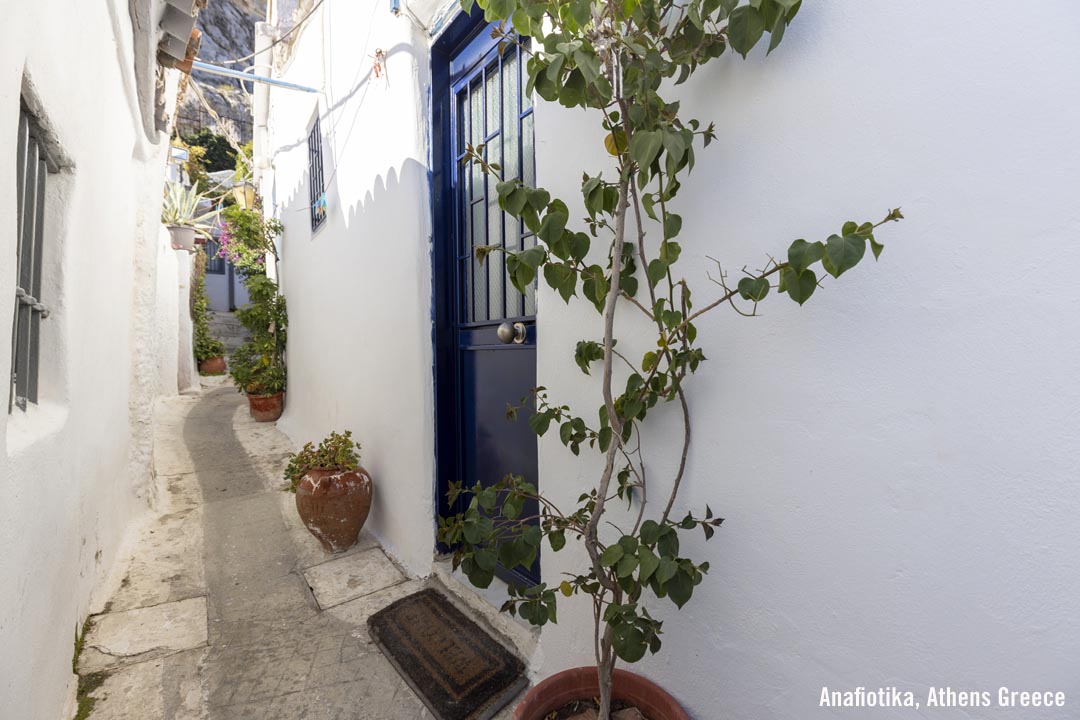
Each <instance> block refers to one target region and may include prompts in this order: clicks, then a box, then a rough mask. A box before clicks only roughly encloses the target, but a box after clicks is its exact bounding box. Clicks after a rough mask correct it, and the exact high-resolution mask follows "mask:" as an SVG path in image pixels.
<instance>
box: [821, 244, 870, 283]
mask: <svg viewBox="0 0 1080 720" xmlns="http://www.w3.org/2000/svg"><path fill="white" fill-rule="evenodd" d="M865 252H866V238H864V237H862V236H860V235H844V236H840V235H830V236H829V241H828V243H827V244H826V245H825V257H824V258H823V259H822V265H823V266H824V267H825V270H826V271H827V272H828V273H829V274H830V275H832V276H833V277H840V276H841V275H843V274H844V273H845V272H846V271H848V270H850V269H851V268H853V267H855V266H856V265H858V264H859V261H860V260H862V256H863V253H865Z"/></svg>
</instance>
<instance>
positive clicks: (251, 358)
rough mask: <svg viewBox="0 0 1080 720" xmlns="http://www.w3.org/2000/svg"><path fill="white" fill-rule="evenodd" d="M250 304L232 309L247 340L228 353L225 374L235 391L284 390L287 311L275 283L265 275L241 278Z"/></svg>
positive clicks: (254, 392) (261, 393) (262, 391)
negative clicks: (227, 366) (230, 353)
mask: <svg viewBox="0 0 1080 720" xmlns="http://www.w3.org/2000/svg"><path fill="white" fill-rule="evenodd" d="M244 286H245V287H246V288H247V290H248V297H249V298H250V303H249V304H248V305H245V306H244V307H242V308H240V309H238V310H237V311H236V317H237V319H238V320H240V323H241V324H242V325H243V326H244V327H245V328H247V330H248V332H249V333H251V340H249V341H247V342H245V343H244V344H243V345H241V346H240V347H238V348H237V349H236V350H234V351H233V354H232V355H230V356H229V374H230V375H231V376H232V379H233V382H235V383H236V387H237V390H239V391H240V392H247V393H251V394H253V395H273V394H275V393H279V392H282V391H283V390H285V385H286V376H287V373H286V368H285V347H286V342H287V339H288V338H287V336H288V324H289V318H288V312H287V310H286V307H285V297H284V296H283V295H281V294H280V293H279V292H278V287H277V283H275V282H274V281H273V280H271V279H270V278H268V277H266V276H265V275H250V276H248V277H247V278H246V279H245V280H244Z"/></svg>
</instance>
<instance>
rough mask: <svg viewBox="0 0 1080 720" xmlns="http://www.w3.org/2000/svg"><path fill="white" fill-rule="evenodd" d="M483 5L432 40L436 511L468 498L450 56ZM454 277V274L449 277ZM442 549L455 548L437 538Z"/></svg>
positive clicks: (478, 23)
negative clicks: (463, 490)
mask: <svg viewBox="0 0 1080 720" xmlns="http://www.w3.org/2000/svg"><path fill="white" fill-rule="evenodd" d="M486 26H487V25H486V23H484V18H483V11H482V10H481V9H480V8H479V7H478V6H474V8H473V11H472V13H471V14H469V15H466V14H465V13H463V12H458V13H457V14H456V15H454V17H453V19H452V20H450V21H449V23H448V24H447V25H446V27H445V29H444V30H443V31H442V32H441V33H440V35H439V37H438V38H437V39H436V40H435V41H434V42H433V43H432V46H431V89H430V107H431V124H430V131H431V137H430V145H429V147H430V148H431V156H430V158H429V166H428V167H429V168H430V170H429V172H430V191H431V279H432V288H431V291H432V330H431V332H432V341H433V347H434V358H433V360H434V366H433V367H432V375H433V376H434V381H435V478H434V485H435V505H434V507H432V508H431V512H432V517H433V518H435V517H441V516H442V515H443V514H444V512H446V511H447V510H448V511H449V512H450V513H456V512H461V511H463V510H464V509H465V508H464V501H463V500H459V502H458V503H457V505H456V506H455V507H452V508H447V506H446V491H447V489H448V487H449V483H450V482H452V480H453V479H454V478H456V477H457V474H458V472H457V468H458V465H459V457H458V456H459V448H460V442H459V439H458V437H457V433H456V426H457V423H456V422H455V421H454V418H455V416H456V412H455V408H456V402H457V399H456V397H452V396H451V395H452V393H456V389H457V386H458V383H457V382H455V379H456V378H457V375H458V373H459V371H460V369H459V368H458V367H457V352H456V348H455V347H454V342H455V338H454V334H453V329H452V327H453V321H454V308H455V297H456V293H457V288H456V284H455V281H454V279H453V278H455V277H456V275H455V266H456V263H455V261H454V256H455V252H454V249H453V242H452V241H453V236H452V227H453V222H454V215H453V205H452V200H451V191H452V185H451V181H452V177H451V171H452V168H453V159H452V158H451V157H450V154H451V148H450V134H449V133H448V132H447V131H446V130H447V128H449V127H450V125H451V122H452V119H453V115H454V114H453V108H452V103H451V96H450V92H449V90H450V61H451V59H452V58H453V57H454V55H455V53H457V52H458V51H460V50H461V49H462V48H463V47H464V46H466V45H467V44H468V43H469V42H470V41H472V40H473V39H474V38H475V37H476V36H477V35H478V34H479V33H480V32H482V31H483V29H484V28H485V27H486ZM448 279H449V280H448ZM436 550H437V551H438V552H449V551H450V548H448V547H446V546H443V545H441V544H439V543H438V542H436Z"/></svg>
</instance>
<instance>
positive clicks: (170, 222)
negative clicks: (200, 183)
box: [161, 182, 218, 252]
mask: <svg viewBox="0 0 1080 720" xmlns="http://www.w3.org/2000/svg"><path fill="white" fill-rule="evenodd" d="M203 199H204V197H203V195H202V194H201V193H199V192H198V191H197V190H195V188H190V189H189V188H185V187H184V186H183V185H181V184H180V183H175V182H166V183H165V201H164V204H163V205H162V206H161V222H162V223H164V224H165V225H166V227H168V228H169V235H170V236H171V240H172V248H173V250H187V251H188V252H194V251H195V244H196V238H201V239H202V241H203V242H205V241H206V238H209V237H210V230H211V229H212V228H213V226H214V225H215V224H216V222H217V217H218V212H217V210H216V209H212V210H210V211H209V212H205V213H201V214H200V213H199V203H200V202H202V201H203Z"/></svg>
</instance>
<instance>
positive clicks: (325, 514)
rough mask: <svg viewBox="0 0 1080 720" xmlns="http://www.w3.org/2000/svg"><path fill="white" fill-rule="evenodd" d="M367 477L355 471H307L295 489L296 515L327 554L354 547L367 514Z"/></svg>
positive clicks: (368, 482)
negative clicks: (298, 515)
mask: <svg viewBox="0 0 1080 720" xmlns="http://www.w3.org/2000/svg"><path fill="white" fill-rule="evenodd" d="M371 493H372V483H371V476H370V475H368V473H367V470H364V468H357V469H356V470H321V469H319V470H309V471H308V472H307V473H306V474H305V475H304V477H302V478H300V483H299V484H298V485H297V486H296V511H297V512H298V513H300V519H301V520H303V521H304V525H306V526H307V529H308V530H309V531H310V532H311V534H312V535H314V536H315V537H316V538H317V539H318V540H319V542H321V543H322V546H323V547H324V548H325V549H326V551H327V552H332V553H339V552H344V551H346V550H348V549H349V548H351V547H352V546H353V545H355V544H356V538H357V537H359V535H360V529H361V528H363V527H364V521H366V520H367V516H368V511H370V510H371Z"/></svg>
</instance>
